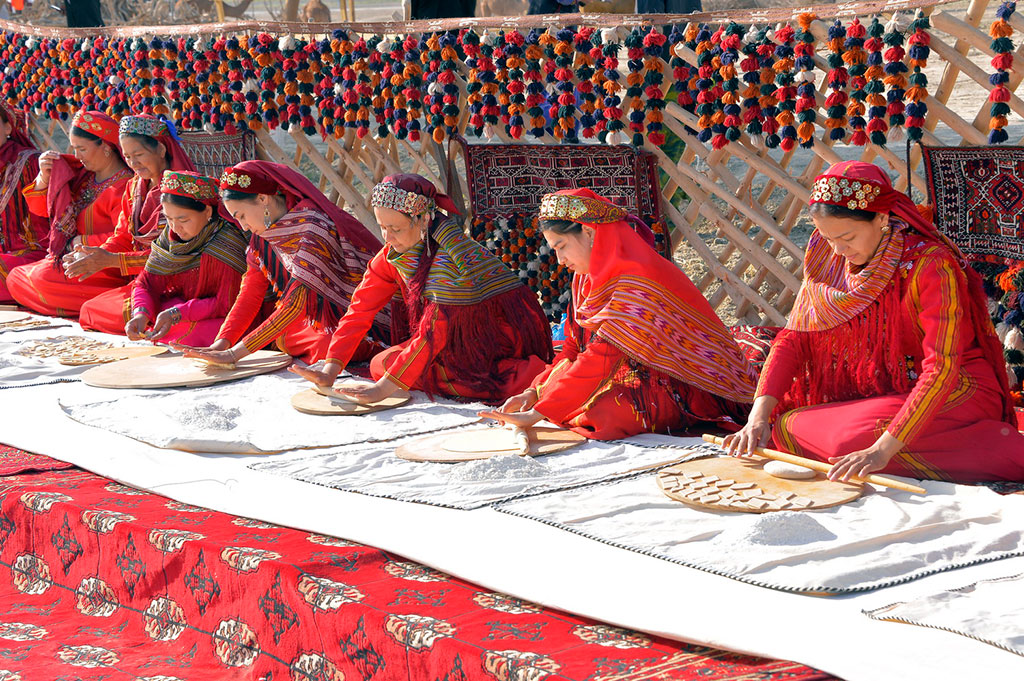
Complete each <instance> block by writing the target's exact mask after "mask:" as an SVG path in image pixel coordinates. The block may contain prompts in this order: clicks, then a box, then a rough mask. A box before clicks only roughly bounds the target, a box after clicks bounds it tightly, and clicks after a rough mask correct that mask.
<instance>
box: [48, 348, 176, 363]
mask: <svg viewBox="0 0 1024 681" xmlns="http://www.w3.org/2000/svg"><path fill="white" fill-rule="evenodd" d="M165 352H167V348H166V347H162V346H159V345H129V346H125V347H122V348H102V349H100V350H91V351H89V350H86V351H84V352H80V353H77V354H75V353H71V354H67V355H61V356H60V357H59V358H58V359H57V362H58V363H60V364H63V365H65V366H72V367H78V366H88V365H89V364H105V363H107V362H120V361H122V360H126V359H135V358H136V357H153V356H154V355H161V354H163V353H165Z"/></svg>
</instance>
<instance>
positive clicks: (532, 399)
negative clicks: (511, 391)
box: [498, 388, 540, 414]
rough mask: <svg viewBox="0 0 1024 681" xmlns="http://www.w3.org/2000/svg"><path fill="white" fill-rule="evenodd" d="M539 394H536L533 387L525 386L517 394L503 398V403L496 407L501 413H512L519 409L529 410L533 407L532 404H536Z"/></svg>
mask: <svg viewBox="0 0 1024 681" xmlns="http://www.w3.org/2000/svg"><path fill="white" fill-rule="evenodd" d="M539 399H540V396H539V395H538V394H537V390H536V389H535V388H527V389H526V390H524V391H523V392H521V393H519V394H518V395H513V396H512V397H510V398H508V399H507V400H505V403H504V404H502V405H501V406H500V407H498V411H500V412H501V413H503V414H514V413H516V412H520V411H529V410H531V409H533V405H535V404H537V401H538V400H539Z"/></svg>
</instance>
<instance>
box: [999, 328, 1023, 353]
mask: <svg viewBox="0 0 1024 681" xmlns="http://www.w3.org/2000/svg"><path fill="white" fill-rule="evenodd" d="M1003 347H1004V348H1006V349H1007V350H1019V351H1021V352H1024V334H1022V333H1021V332H1020V329H1019V328H1017V327H1016V326H1015V327H1013V328H1011V329H1010V330H1009V331H1007V332H1006V337H1005V338H1004V339H1003Z"/></svg>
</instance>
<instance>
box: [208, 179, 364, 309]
mask: <svg viewBox="0 0 1024 681" xmlns="http://www.w3.org/2000/svg"><path fill="white" fill-rule="evenodd" d="M220 188H221V189H222V190H232V191H240V192H244V193H246V194H253V195H255V194H268V195H270V196H275V195H281V196H283V197H284V200H285V204H286V206H287V209H288V213H289V215H291V214H293V213H295V214H297V215H295V216H294V218H295V219H291V218H290V217H289V215H285V216H284V217H283V218H281V219H280V220H278V221H277V222H276V223H274V224H273V225H271V227H270V228H269V229H267V230H266V231H265V232H263V233H262V234H261V235H259V236H257V235H255V234H254V235H253V236H252V240H251V245H250V247H251V248H252V249H253V251H254V252H255V254H256V256H257V258H258V260H259V262H260V266H261V267H262V268H263V269H264V270H265V272H266V274H267V276H268V278H269V279H270V280H271V281H272V282H274V284H275V286H278V287H280V288H282V292H283V293H285V294H286V295H287V289H288V288H291V287H293V286H299V285H301V286H305V287H306V288H308V289H309V290H311V291H312V292H313V293H314V294H315V295H312V296H309V298H308V300H307V306H306V316H307V318H308V319H309V320H311V321H312V322H314V323H315V324H316V325H318V326H320V327H322V328H325V329H333V328H334V327H335V326H336V325H337V323H338V320H339V319H341V317H342V316H344V314H345V310H347V309H348V304H349V302H350V301H351V299H352V293H353V292H354V291H355V288H356V286H358V284H359V281H360V280H361V279H362V276H363V272H364V271H365V270H366V266H367V264H368V263H369V262H370V259H371V258H372V257H373V255H374V254H375V253H376V252H377V251H378V250H380V247H381V244H380V242H379V241H378V240H377V238H376V237H375V236H374V235H373V234H372V233H371V232H370V231H369V230H368V229H367V228H366V227H364V226H363V224H362V223H361V222H359V220H357V219H356V218H354V217H353V216H351V215H349V214H348V213H346V212H345V211H343V210H342V209H340V208H338V207H337V206H336V205H334V204H333V203H332V202H331V201H330V200H329V199H328V198H327V197H326V196H324V195H323V193H322V192H321V191H320V190H319V189H317V188H316V185H314V184H313V183H312V182H310V181H309V180H308V179H306V177H305V176H304V175H302V174H301V173H299V172H297V171H295V170H292V169H291V168H289V167H288V166H286V165H282V164H280V163H271V162H269V161H243V162H241V163H239V164H237V165H234V166H232V167H230V168H227V169H226V170H225V171H224V173H223V174H222V175H221V178H220ZM311 212H312V213H313V214H314V215H310V213H311ZM302 213H305V215H299V214H302ZM316 214H319V215H316ZM275 249H276V251H275ZM281 256H284V258H286V259H287V261H288V262H290V263H291V265H290V266H286V265H285V262H283V261H282V257H281Z"/></svg>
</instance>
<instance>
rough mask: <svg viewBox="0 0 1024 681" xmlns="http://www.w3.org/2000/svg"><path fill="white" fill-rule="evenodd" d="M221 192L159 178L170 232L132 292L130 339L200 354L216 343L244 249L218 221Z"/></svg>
mask: <svg viewBox="0 0 1024 681" xmlns="http://www.w3.org/2000/svg"><path fill="white" fill-rule="evenodd" d="M218 189H219V185H218V181H217V180H216V179H214V178H212V177H205V176H203V175H200V174H198V173H179V172H175V171H173V170H168V171H165V172H164V177H163V181H162V182H161V184H160V192H161V195H162V196H161V199H160V202H161V204H162V210H163V214H164V218H165V219H166V220H167V227H165V228H164V230H163V232H162V233H161V234H160V236H158V237H157V238H156V239H155V240H154V241H153V243H152V245H151V247H150V251H149V258H148V259H147V260H146V267H145V269H144V270H143V271H142V273H141V274H140V275H139V276H138V277H137V278H136V279H135V282H134V284H133V285H132V317H131V319H129V320H128V323H127V324H126V325H125V329H124V332H125V334H126V335H127V336H128V338H130V339H132V340H141V339H143V338H148V339H152V340H158V341H160V342H163V343H172V342H173V343H191V344H194V345H202V346H205V345H209V344H210V343H212V342H213V341H214V340H215V339H216V337H217V332H218V331H219V330H220V327H221V324H223V323H224V316H225V315H226V314H227V312H228V310H230V309H231V306H232V304H234V302H235V298H236V297H237V295H238V288H239V285H240V284H241V281H242V275H243V274H244V273H245V269H246V266H245V249H246V245H247V243H248V239H246V238H245V234H243V233H242V230H240V229H239V228H238V227H237V226H236V225H235V224H234V223H232V222H229V221H228V220H225V219H224V218H223V217H221V216H220V215H218V213H217V209H218V207H219V205H220V198H219V196H218V194H217V192H218ZM147 329H148V331H147Z"/></svg>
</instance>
